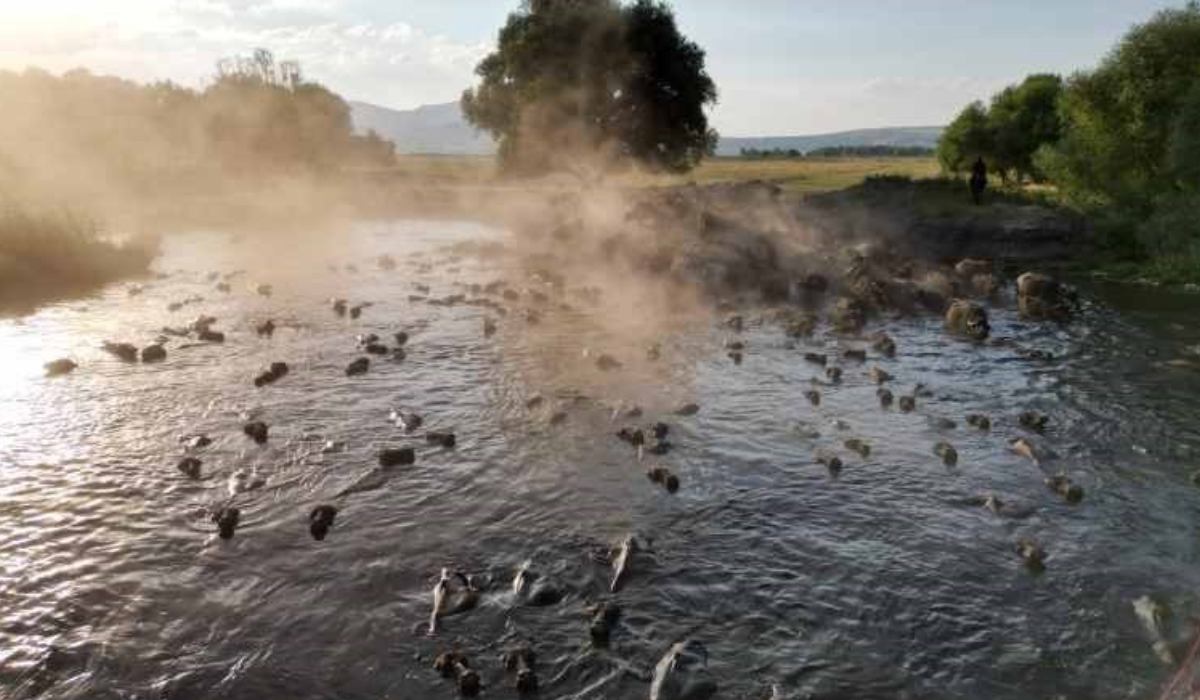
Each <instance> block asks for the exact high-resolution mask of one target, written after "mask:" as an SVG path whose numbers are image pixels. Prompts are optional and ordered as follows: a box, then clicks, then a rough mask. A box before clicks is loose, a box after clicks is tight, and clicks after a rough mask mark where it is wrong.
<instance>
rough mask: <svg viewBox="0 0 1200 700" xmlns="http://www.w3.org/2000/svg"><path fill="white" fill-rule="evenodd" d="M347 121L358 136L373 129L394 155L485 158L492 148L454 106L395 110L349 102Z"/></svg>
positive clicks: (487, 137)
mask: <svg viewBox="0 0 1200 700" xmlns="http://www.w3.org/2000/svg"><path fill="white" fill-rule="evenodd" d="M350 118H351V119H352V120H353V122H354V128H355V129H356V130H357V131H359V132H362V133H365V132H366V131H367V130H368V129H373V130H374V131H375V132H376V133H377V134H379V135H380V136H382V137H384V138H386V139H390V140H391V141H392V143H394V144H396V151H397V152H398V153H437V154H443V155H487V154H490V153H495V151H496V145H495V142H493V141H492V139H491V137H490V136H488V135H487V134H485V133H481V132H477V131H475V128H474V127H472V126H471V125H470V124H468V123H467V122H466V120H465V119H463V116H462V111H461V110H460V109H459V107H458V103H457V102H447V103H446V104H440V105H424V106H422V107H417V108H416V109H409V110H398V109H389V108H387V107H380V106H379V105H373V104H370V103H368V102H351V103H350Z"/></svg>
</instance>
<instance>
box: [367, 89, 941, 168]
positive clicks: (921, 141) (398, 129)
mask: <svg viewBox="0 0 1200 700" xmlns="http://www.w3.org/2000/svg"><path fill="white" fill-rule="evenodd" d="M350 114H351V118H352V119H353V120H354V127H355V129H357V130H358V131H360V132H363V133H365V132H366V131H367V130H368V129H373V130H375V132H376V133H378V134H379V135H380V136H383V137H384V138H387V139H391V141H392V142H393V143H395V144H396V150H397V152H399V153H430V154H432V153H437V154H445V155H487V154H490V153H495V151H496V144H495V142H494V141H492V139H491V137H490V136H488V135H487V134H484V133H480V132H477V131H476V130H475V129H474V128H473V127H472V126H471V125H470V124H467V122H466V120H465V119H463V116H462V111H461V110H460V109H459V107H458V103H457V102H448V103H446V104H439V105H425V106H423V107H417V108H416V109H410V110H398V109H389V108H387V107H380V106H379V105H373V104H370V103H368V102H351V103H350ZM941 134H942V127H940V126H900V127H885V128H882V129H856V130H854V131H839V132H836V133H832V134H817V135H812V136H761V137H729V138H722V139H721V141H720V142H719V143H718V144H717V155H719V156H736V155H738V154H739V153H740V152H741V149H743V148H755V149H759V150H767V151H769V150H772V149H775V148H781V149H784V150H787V149H791V148H794V149H796V150H798V151H801V152H807V151H811V150H814V149H817V148H825V147H828V146H921V147H924V148H934V147H936V146H937V140H938V137H939V136H941Z"/></svg>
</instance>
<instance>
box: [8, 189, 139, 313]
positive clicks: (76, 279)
mask: <svg viewBox="0 0 1200 700" xmlns="http://www.w3.org/2000/svg"><path fill="white" fill-rule="evenodd" d="M152 258H153V251H152V250H151V249H149V248H148V247H146V246H143V245H129V244H127V245H119V244H116V243H112V242H110V241H107V240H105V239H104V238H103V237H102V236H101V235H100V233H99V231H98V230H97V229H96V227H95V226H94V225H93V224H92V223H91V222H89V221H87V220H85V219H81V218H78V217H75V216H72V215H70V214H67V213H61V212H43V211H37V212H35V211H31V210H29V209H26V208H22V207H19V206H17V205H15V204H12V203H0V313H13V312H20V311H23V310H26V309H29V308H32V307H33V306H35V305H37V304H38V303H41V302H43V301H47V300H50V299H55V298H60V297H64V296H68V295H72V294H79V293H84V292H87V291H90V290H92V289H94V288H96V287H99V286H101V285H103V284H105V283H108V282H112V281H114V280H117V279H120V278H122V277H126V276H129V275H134V274H138V273H141V272H144V271H145V270H146V268H147V266H148V265H149V264H150V261H151V259H152Z"/></svg>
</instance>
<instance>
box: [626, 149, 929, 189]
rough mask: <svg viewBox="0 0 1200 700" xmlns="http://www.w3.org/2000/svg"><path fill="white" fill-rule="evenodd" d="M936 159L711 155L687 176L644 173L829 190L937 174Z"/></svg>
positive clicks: (665, 180)
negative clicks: (879, 178) (881, 178)
mask: <svg viewBox="0 0 1200 700" xmlns="http://www.w3.org/2000/svg"><path fill="white" fill-rule="evenodd" d="M938 172H939V170H938V163H937V159H935V158H899V157H891V158H802V159H795V160H747V159H743V158H712V159H709V160H706V161H704V163H702V164H701V165H700V167H699V168H696V169H695V170H694V171H692V172H691V173H688V174H686V175H676V176H670V175H655V176H641V178H643V179H645V180H647V181H648V182H649V183H651V184H664V185H667V184H683V183H686V182H696V183H699V184H704V183H711V182H745V181H747V180H766V181H768V182H773V183H775V184H777V185H779V186H780V187H783V188H784V189H785V190H788V191H792V192H827V191H829V190H840V189H844V188H846V187H851V186H853V185H857V184H858V183H860V182H862V181H863V179H864V178H865V177H867V176H868V175H907V176H909V177H913V178H921V177H933V176H935V175H937V174H938Z"/></svg>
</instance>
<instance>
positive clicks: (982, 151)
mask: <svg viewBox="0 0 1200 700" xmlns="http://www.w3.org/2000/svg"><path fill="white" fill-rule="evenodd" d="M994 143H995V139H994V138H993V134H992V130H991V127H990V125H989V124H988V114H987V108H985V107H984V106H983V103H982V102H972V103H971V104H969V105H967V106H966V107H965V108H963V111H961V112H959V113H958V116H957V117H955V118H954V121H952V122H950V124H949V125H948V126H947V127H946V130H945V131H943V132H942V137H941V138H940V139H939V140H938V147H937V156H938V162H940V163H941V164H942V169H943V170H945V171H946V172H950V173H954V174H956V175H957V174H959V173H961V172H963V171H964V170H967V169H969V168H970V167H971V163H972V162H974V160H975V159H976V158H981V157H991V155H992V148H993V146H994Z"/></svg>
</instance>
